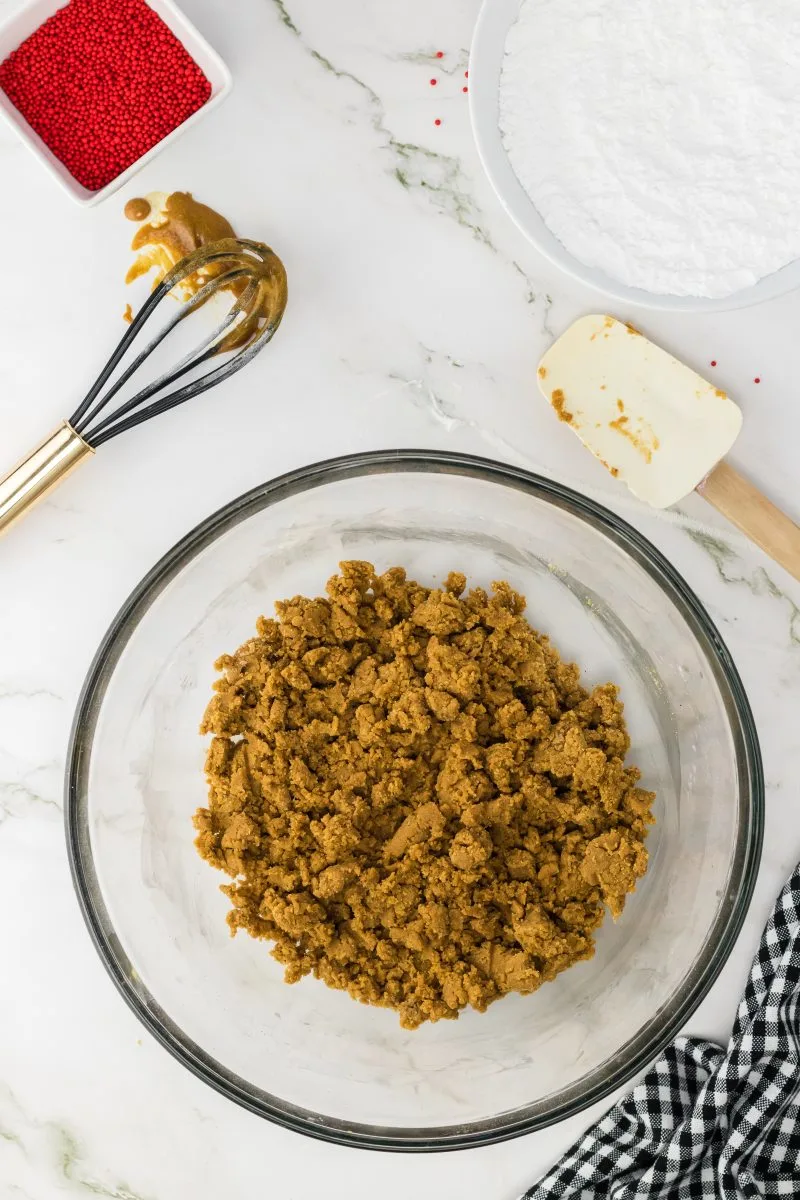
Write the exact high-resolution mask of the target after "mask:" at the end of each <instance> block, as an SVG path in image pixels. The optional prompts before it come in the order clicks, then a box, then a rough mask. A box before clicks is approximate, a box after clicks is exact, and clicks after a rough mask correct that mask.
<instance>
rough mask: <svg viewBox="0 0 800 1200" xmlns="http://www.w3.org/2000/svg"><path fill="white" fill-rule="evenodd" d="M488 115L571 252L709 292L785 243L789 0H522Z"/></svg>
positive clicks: (793, 43)
mask: <svg viewBox="0 0 800 1200" xmlns="http://www.w3.org/2000/svg"><path fill="white" fill-rule="evenodd" d="M500 128H501V132H502V135H503V142H504V144H505V147H506V150H507V152H508V155H509V158H510V161H511V164H512V166H513V168H514V170H515V172H516V174H517V177H518V178H519V180H520V182H521V183H522V185H523V187H524V188H525V190H526V191H527V193H528V195H529V196H530V198H531V200H532V201H533V203H534V205H535V206H536V208H537V209H538V211H539V213H540V214H541V216H542V217H543V219H544V221H545V223H546V224H547V226H548V228H549V229H550V230H551V232H552V233H553V234H555V236H556V237H557V238H558V239H559V240H560V241H561V242H562V243H563V245H564V246H565V247H566V249H567V250H569V251H570V253H571V254H572V255H574V257H575V258H577V259H579V260H580V261H581V262H583V263H585V264H586V265H587V266H591V267H596V268H599V269H600V270H602V271H604V272H606V274H608V275H610V276H613V277H614V278H616V279H618V280H620V281H621V282H623V283H626V284H628V285H631V286H634V287H640V288H644V289H646V290H647V291H649V292H656V293H662V294H671V295H676V296H706V297H721V296H727V295H730V294H731V293H733V292H736V291H738V290H740V289H741V288H745V287H748V286H750V285H752V284H754V283H756V282H757V281H758V280H759V279H761V278H763V277H764V276H765V275H769V274H771V273H772V272H773V271H776V270H778V268H779V267H782V266H785V265H786V263H788V262H791V261H792V260H793V259H795V258H797V257H798V256H800V4H798V3H797V0H521V4H520V13H519V19H518V20H517V22H516V24H515V25H514V26H513V27H512V29H511V32H510V34H509V37H508V41H507V43H506V55H505V60H504V64H503V71H502V78H501V84H500Z"/></svg>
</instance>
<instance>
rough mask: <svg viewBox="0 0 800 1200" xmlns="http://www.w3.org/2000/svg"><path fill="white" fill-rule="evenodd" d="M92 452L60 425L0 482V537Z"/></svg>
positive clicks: (65, 422)
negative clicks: (0, 534)
mask: <svg viewBox="0 0 800 1200" xmlns="http://www.w3.org/2000/svg"><path fill="white" fill-rule="evenodd" d="M90 454H94V450H93V449H92V447H91V446H90V445H89V444H88V442H85V441H84V440H83V438H82V437H81V435H80V434H79V433H76V432H75V430H74V429H73V428H72V426H71V425H70V424H69V422H68V421H64V422H63V424H61V425H59V427H58V429H56V430H54V431H53V433H51V434H50V436H49V437H47V438H45V440H44V441H43V442H42V443H41V445H40V446H37V447H36V449H35V450H34V451H32V453H31V454H29V455H28V456H27V458H24V459H23V460H22V462H21V463H19V464H18V465H17V466H16V467H14V469H13V471H9V473H8V475H6V476H5V478H4V479H0V533H3V532H4V531H5V530H6V529H8V527H9V526H10V525H12V524H13V522H14V521H16V520H17V518H18V517H21V516H23V514H24V513H26V512H27V511H28V509H29V508H31V507H32V506H33V505H34V504H36V502H37V501H38V500H41V499H42V497H43V496H46V495H47V493H48V492H49V491H51V490H52V489H53V488H54V487H55V486H56V484H58V483H60V482H61V480H62V479H64V477H65V476H66V475H68V474H69V473H70V471H73V470H74V469H75V467H77V466H78V464H79V463H81V462H83V460H84V459H85V458H87V457H88V456H89V455H90Z"/></svg>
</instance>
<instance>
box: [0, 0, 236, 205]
mask: <svg viewBox="0 0 800 1200" xmlns="http://www.w3.org/2000/svg"><path fill="white" fill-rule="evenodd" d="M66 2H67V0H28V3H27V4H24V5H23V7H22V8H21V9H20V10H19V11H18V12H16V13H15V14H14V16H13V17H11V18H10V19H9V20H8V21H6V23H5V24H4V25H3V26H1V27H0V62H4V61H5V59H7V58H8V56H9V54H11V52H12V50H16V48H17V46H19V45H21V44H22V42H24V41H25V40H26V38H29V37H30V36H31V34H32V33H34V32H35V31H36V30H37V29H38V28H39V26H40V25H43V24H44V22H45V21H47V20H48V19H49V18H50V17H52V16H53V14H54V13H55V12H57V11H58V9H59V8H64V6H65V4H66ZM147 3H148V4H149V5H150V7H151V8H152V9H154V10H155V11H156V12H157V13H158V15H159V16H160V17H161V20H162V21H163V22H164V24H165V25H167V26H168V28H169V29H171V30H172V32H173V33H174V34H175V37H176V38H177V39H178V41H179V42H181V44H182V45H183V46H184V48H185V49H186V50H187V51H188V53H189V54H190V55H191V57H192V58H193V59H194V61H195V62H196V63H197V65H198V67H199V68H200V70H201V71H202V72H203V74H204V75H205V77H206V79H207V80H208V82H209V83H210V84H211V95H210V96H209V98H208V100H206V102H205V104H204V105H203V106H202V107H201V108H198V109H197V111H196V112H194V113H192V115H191V116H190V117H187V118H186V120H185V121H184V122H183V123H182V124H181V125H178V126H177V128H176V129H173V130H172V132H171V133H168V134H167V136H166V137H164V138H162V139H161V141H160V142H156V144H155V146H152V147H151V148H150V149H149V150H148V151H147V152H146V153H145V154H143V155H142V156H141V158H137V159H136V161H135V162H133V163H131V165H130V166H129V167H128V168H127V169H126V170H125V171H123V172H122V174H121V175H117V177H116V179H112V180H111V182H110V183H108V184H106V186H105V187H103V188H100V189H99V190H98V191H96V192H90V191H89V189H88V188H85V187H84V186H83V184H81V183H78V181H77V179H75V177H74V176H73V175H71V174H70V172H69V171H68V170H67V168H66V167H65V166H64V164H63V163H62V162H60V161H59V159H57V158H56V156H55V154H53V152H52V150H51V149H50V147H49V146H47V145H46V143H45V142H43V141H42V139H41V138H40V137H39V135H38V133H36V131H35V130H34V129H32V128H31V126H30V125H29V124H28V122H27V121H26V120H25V118H24V117H23V116H22V114H21V113H20V111H19V109H17V108H15V107H14V105H13V104H12V103H11V101H10V100H9V98H8V96H7V95H6V94H5V92H4V91H3V90H2V88H0V118H2V117H5V119H6V121H7V122H8V124H9V125H10V126H11V128H12V129H15V130H16V132H17V134H18V135H19V137H20V138H21V140H22V141H23V142H24V144H25V145H26V146H27V147H28V149H29V150H30V151H31V153H32V154H34V155H35V156H36V158H38V160H39V162H40V163H41V164H42V166H43V167H45V169H46V170H47V171H48V172H49V174H50V176H51V177H52V178H53V179H55V181H56V183H59V184H60V185H61V187H62V188H63V190H64V191H65V192H66V193H67V195H69V196H71V197H72V199H73V200H74V201H75V202H76V203H77V204H81V205H83V206H84V207H87V208H88V207H91V206H92V205H94V204H99V202H100V201H101V200H105V199H106V197H107V196H110V195H111V194H112V192H116V191H117V189H118V188H121V187H122V185H123V184H124V183H127V182H128V180H129V179H130V178H131V176H132V175H135V174H136V172H137V171H139V170H140V169H141V168H142V167H143V166H144V165H145V163H148V162H150V159H151V158H155V156H156V155H157V154H159V153H160V152H161V151H162V150H163V149H164V147H165V146H168V145H169V144H170V142H174V141H175V139H176V138H178V137H180V135H181V134H182V133H184V132H185V131H186V130H187V129H189V128H190V127H191V126H192V125H194V124H196V122H197V121H200V120H202V118H203V117H204V116H205V115H206V114H207V113H209V112H211V110H212V108H216V106H217V105H218V104H220V103H221V102H222V101H223V100H224V99H225V97H226V96H227V95H228V93H229V92H230V90H231V88H232V87H233V80H232V78H231V73H230V71H229V70H228V68H227V67H226V66H225V63H224V62H223V61H222V59H221V58H220V56H219V55H218V54H217V52H216V50H213V49H212V47H211V46H209V44H208V42H207V41H206V39H205V38H204V37H203V36H202V35H201V34H200V33H199V32H198V30H197V29H195V27H194V25H192V23H191V21H189V20H187V18H186V17H185V16H184V15H183V13H182V12H181V10H180V9H179V8H178V6H177V4H175V3H174V0H147Z"/></svg>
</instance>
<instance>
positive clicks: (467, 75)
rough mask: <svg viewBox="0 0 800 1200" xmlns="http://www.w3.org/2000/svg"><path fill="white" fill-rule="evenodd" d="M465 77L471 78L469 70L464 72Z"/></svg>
mask: <svg viewBox="0 0 800 1200" xmlns="http://www.w3.org/2000/svg"><path fill="white" fill-rule="evenodd" d="M464 78H465V79H469V71H465V72H464Z"/></svg>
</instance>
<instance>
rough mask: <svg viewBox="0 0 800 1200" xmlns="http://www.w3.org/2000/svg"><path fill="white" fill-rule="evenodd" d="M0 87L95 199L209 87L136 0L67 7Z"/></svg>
mask: <svg viewBox="0 0 800 1200" xmlns="http://www.w3.org/2000/svg"><path fill="white" fill-rule="evenodd" d="M0 88H2V90H3V91H4V92H5V93H6V95H7V96H8V98H9V100H10V101H11V103H12V104H13V105H14V106H15V107H16V108H17V109H18V110H19V112H20V113H21V114H22V116H23V117H24V118H25V120H26V121H27V122H28V124H29V125H30V126H31V128H32V129H34V130H35V131H36V133H38V134H39V137H40V138H41V139H42V141H43V142H45V143H46V145H47V146H49V148H50V149H51V150H52V152H53V154H55V156H56V158H57V159H59V161H60V162H62V163H63V164H64V166H65V167H66V168H67V170H68V171H69V172H70V174H72V175H73V176H74V177H75V179H77V180H78V182H79V183H81V184H83V186H84V187H86V188H88V189H89V190H90V191H97V190H99V189H100V188H102V187H105V185H106V184H107V183H110V182H111V180H112V179H116V177H117V176H118V175H121V174H122V172H123V171H124V170H126V169H127V168H128V167H129V166H130V165H131V164H132V163H134V162H136V160H137V159H138V158H141V157H142V155H143V154H146V152H147V151H148V150H150V149H151V148H152V147H153V146H155V145H156V144H157V143H158V142H160V141H161V140H162V139H163V138H165V137H166V136H167V134H169V133H171V132H172V130H173V129H176V128H177V127H178V125H181V124H182V123H183V122H184V121H185V120H186V119H187V117H190V116H191V115H192V113H193V112H196V111H197V109H198V108H202V106H203V105H204V104H205V103H206V101H207V100H208V98H209V96H210V95H211V84H210V83H209V81H208V80H207V79H206V77H205V75H204V74H203V72H202V71H201V70H200V68H199V67H198V65H197V63H196V62H194V60H193V59H192V57H191V56H190V54H189V53H188V51H187V50H185V49H184V47H183V46H182V45H181V43H180V42H179V41H178V39H177V38H176V37H175V35H174V34H173V33H172V31H171V30H170V29H169V28H168V27H167V25H166V24H165V23H164V22H163V21H162V19H161V17H159V16H158V14H157V13H155V12H154V11H153V9H152V8H150V6H149V5H148V4H146V3H145V0H69V3H68V4H66V5H65V7H64V8H60V9H58V11H57V12H56V13H54V15H53V16H52V17H50V19H49V20H47V21H45V23H44V24H43V25H40V27H39V28H38V29H37V30H36V31H35V32H34V33H32V34H31V36H30V37H29V38H28V39H27V40H26V41H24V42H23V43H22V45H21V46H19V47H18V48H17V49H16V50H15V51H14V52H13V53H12V54H11V55H10V56H9V57H8V58H7V59H6V60H5V62H3V63H0Z"/></svg>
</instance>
